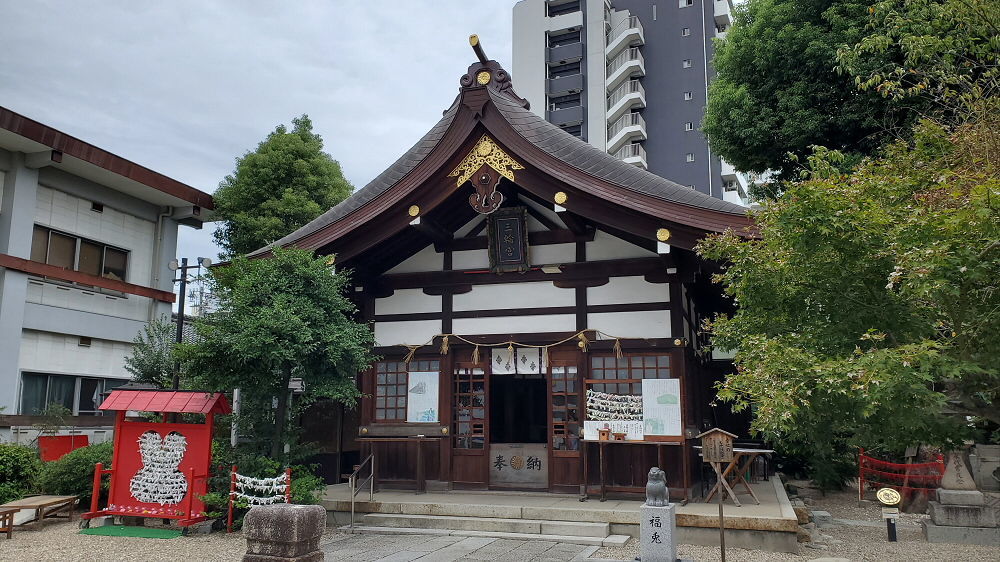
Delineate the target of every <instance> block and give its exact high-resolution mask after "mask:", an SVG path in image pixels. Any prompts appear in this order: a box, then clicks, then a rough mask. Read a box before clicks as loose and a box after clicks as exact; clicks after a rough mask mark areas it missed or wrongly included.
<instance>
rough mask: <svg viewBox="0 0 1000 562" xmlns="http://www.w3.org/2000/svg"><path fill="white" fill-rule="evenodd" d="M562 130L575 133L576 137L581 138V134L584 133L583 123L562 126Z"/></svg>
mask: <svg viewBox="0 0 1000 562" xmlns="http://www.w3.org/2000/svg"><path fill="white" fill-rule="evenodd" d="M562 130H564V131H566V132H567V133H569V134H571V135H573V136H574V137H577V138H580V135H582V134H583V125H580V124H579V123H578V124H576V125H566V126H565V127H562Z"/></svg>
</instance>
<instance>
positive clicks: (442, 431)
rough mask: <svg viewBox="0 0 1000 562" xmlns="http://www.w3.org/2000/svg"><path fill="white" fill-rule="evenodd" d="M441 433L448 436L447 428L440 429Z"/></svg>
mask: <svg viewBox="0 0 1000 562" xmlns="http://www.w3.org/2000/svg"><path fill="white" fill-rule="evenodd" d="M441 433H442V434H444V435H448V428H447V427H442V428H441Z"/></svg>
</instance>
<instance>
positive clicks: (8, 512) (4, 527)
mask: <svg viewBox="0 0 1000 562" xmlns="http://www.w3.org/2000/svg"><path fill="white" fill-rule="evenodd" d="M18 511H19V510H18V509H17V508H16V507H0V533H7V538H8V539H9V538H11V535H12V534H13V533H14V514H15V513H17V512H18Z"/></svg>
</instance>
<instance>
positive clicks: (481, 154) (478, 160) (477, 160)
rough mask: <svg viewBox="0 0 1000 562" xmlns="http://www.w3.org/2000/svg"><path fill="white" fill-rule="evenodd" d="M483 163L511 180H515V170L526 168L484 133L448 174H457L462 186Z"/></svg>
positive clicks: (451, 175)
mask: <svg viewBox="0 0 1000 562" xmlns="http://www.w3.org/2000/svg"><path fill="white" fill-rule="evenodd" d="M483 164H486V165H487V166H489V167H490V168H493V169H494V170H496V171H497V173H498V174H500V175H501V176H503V177H505V178H507V179H509V180H510V181H514V170H523V169H524V166H522V165H521V164H519V163H518V162H517V161H516V160H514V159H513V158H511V157H510V156H509V155H508V154H507V153H506V152H504V151H503V149H502V148H500V146H499V145H497V143H496V142H495V141H494V140H493V139H491V138H490V137H489V135H483V138H481V139H479V142H477V143H476V146H474V147H472V150H471V151H469V153H468V154H466V155H465V158H463V159H462V162H461V163H460V164H459V165H458V167H456V168H455V169H454V170H452V172H451V173H450V174H448V177H449V178H453V177H456V176H457V177H458V181H457V185H459V186H461V185H462V184H463V183H465V182H466V181H468V180H469V178H470V177H472V174H474V173H476V170H478V169H479V168H480V167H482V165H483Z"/></svg>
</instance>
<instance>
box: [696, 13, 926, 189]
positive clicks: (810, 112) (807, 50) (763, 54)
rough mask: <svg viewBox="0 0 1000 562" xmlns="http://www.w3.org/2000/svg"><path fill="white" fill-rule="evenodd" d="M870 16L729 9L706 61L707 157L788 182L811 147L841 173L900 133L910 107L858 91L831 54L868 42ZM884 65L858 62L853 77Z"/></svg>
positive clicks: (869, 60)
mask: <svg viewBox="0 0 1000 562" xmlns="http://www.w3.org/2000/svg"><path fill="white" fill-rule="evenodd" d="M868 10H869V3H868V2H862V1H859V0H748V1H747V2H745V3H744V4H742V5H737V6H736V8H735V11H734V13H733V24H732V26H731V27H730V28H729V31H728V32H727V34H726V37H725V39H723V40H721V41H718V42H717V43H716V45H715V55H714V58H713V60H712V65H713V67H714V68H715V71H716V72H717V77H716V79H715V80H714V81H713V82H712V84H711V86H710V88H709V94H708V106H707V108H706V110H705V118H704V122H703V130H704V132H705V134H706V135H707V136H708V139H709V141H710V142H711V145H712V150H713V151H715V152H716V153H717V154H719V155H720V156H722V157H723V158H725V159H726V160H727V161H728V162H730V163H732V164H733V165H734V166H735V167H736V169H738V170H742V171H745V172H758V173H759V172H764V171H767V170H774V171H778V172H779V175H780V177H782V178H786V179H787V178H790V177H795V176H796V175H797V174H798V172H799V170H800V167H801V166H800V164H798V162H797V161H796V157H797V158H798V159H805V157H806V156H808V155H809V154H810V152H811V148H810V147H812V146H813V145H819V146H824V147H826V148H829V149H832V150H839V151H841V152H842V153H843V154H844V155H845V156H846V158H845V161H844V162H843V164H842V167H845V168H846V167H849V166H850V165H851V164H854V163H856V162H857V161H858V160H859V159H860V157H862V156H864V155H868V154H872V153H873V152H874V151H875V150H876V149H877V148H878V147H879V146H881V145H882V144H883V143H884V142H886V141H887V140H891V139H892V138H893V137H894V135H896V134H900V132H901V131H906V130H907V129H908V128H909V124H910V123H911V122H912V118H913V115H914V114H913V112H912V111H911V110H910V109H909V108H908V106H910V105H912V102H910V101H905V102H904V101H901V100H894V99H889V98H885V97H882V96H881V95H879V94H878V93H877V92H873V91H859V90H858V88H857V87H856V85H855V81H854V77H853V76H852V75H848V74H846V73H844V72H838V70H837V52H838V49H839V48H841V47H842V46H846V45H853V44H855V43H857V42H859V41H861V40H862V39H864V37H865V36H866V34H867V33H868V31H867V30H866V26H867V24H868V21H869V11H868ZM883 56H885V57H888V56H889V54H887V53H879V57H875V58H874V60H873V57H871V56H866V57H864V59H863V60H862V59H859V60H858V63H859V65H860V66H862V67H863V68H860V69H858V70H859V71H865V70H867V69H868V68H869V67H870V66H876V65H879V64H881V57H883ZM789 155H791V157H790V156H789Z"/></svg>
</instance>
